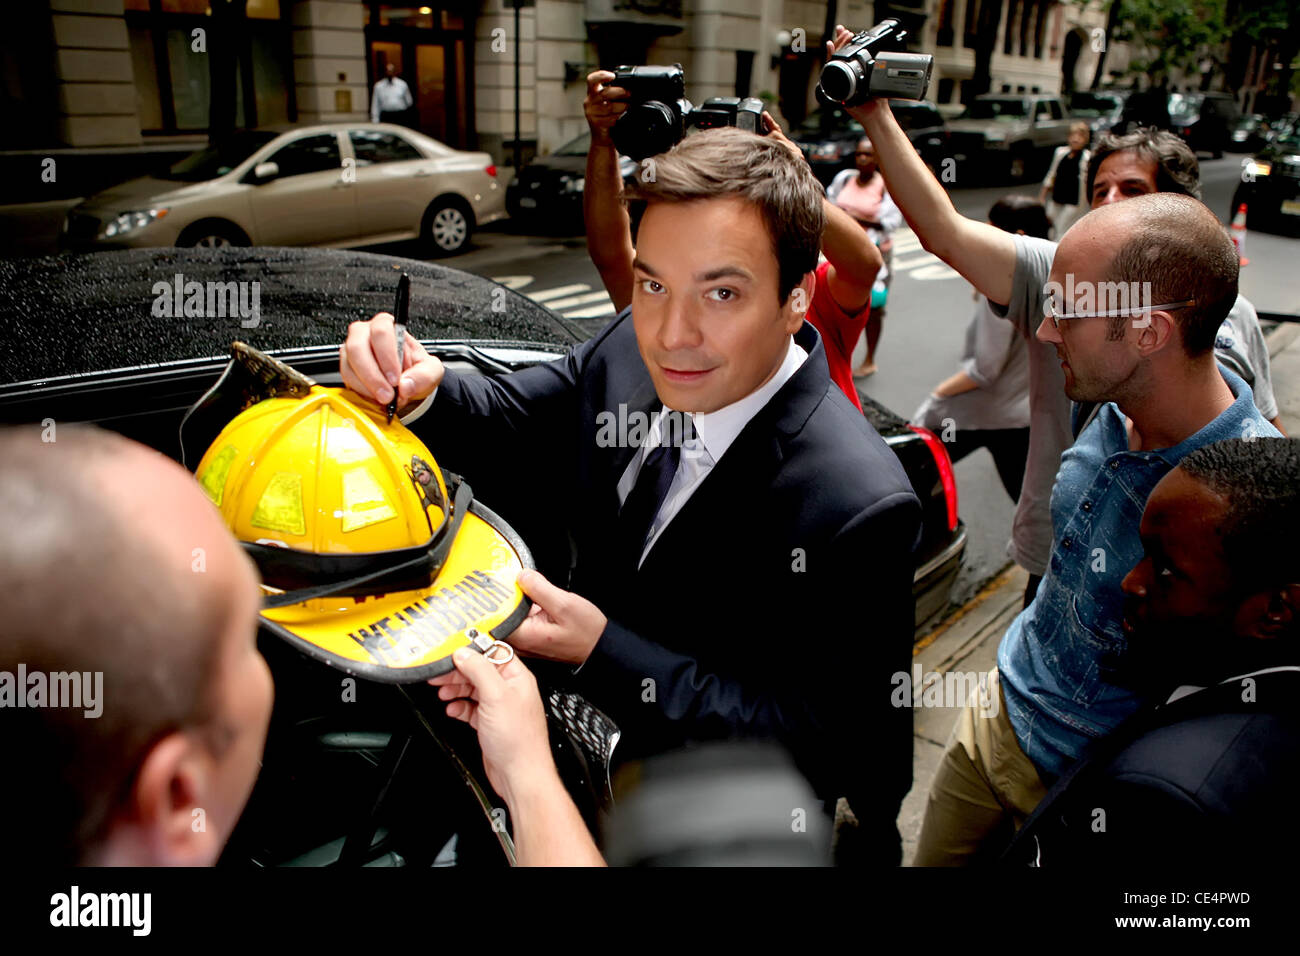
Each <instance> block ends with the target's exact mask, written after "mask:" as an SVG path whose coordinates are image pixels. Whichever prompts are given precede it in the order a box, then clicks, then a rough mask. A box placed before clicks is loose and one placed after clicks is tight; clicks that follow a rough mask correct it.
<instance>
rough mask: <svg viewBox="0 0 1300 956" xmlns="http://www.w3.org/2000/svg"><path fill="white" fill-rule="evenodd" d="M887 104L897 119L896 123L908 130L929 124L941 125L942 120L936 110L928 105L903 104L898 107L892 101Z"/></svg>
mask: <svg viewBox="0 0 1300 956" xmlns="http://www.w3.org/2000/svg"><path fill="white" fill-rule="evenodd" d="M889 105H890V109H891V110H892V111H893V113H894V117H895V118H896V119H897V120H898V125H899V126H901V127H902V128H903V129H905V130H907V131H909V132H910V131H912V130H914V129H928V128H930V127H931V126H942V125H943V120H942V119H940V117H939V114H938V112H937V111H936V110H932V109H930V108H929V107H928V106H904V107H901V108H900V107H899V106H898V105H897V104H894V103H890V104H889Z"/></svg>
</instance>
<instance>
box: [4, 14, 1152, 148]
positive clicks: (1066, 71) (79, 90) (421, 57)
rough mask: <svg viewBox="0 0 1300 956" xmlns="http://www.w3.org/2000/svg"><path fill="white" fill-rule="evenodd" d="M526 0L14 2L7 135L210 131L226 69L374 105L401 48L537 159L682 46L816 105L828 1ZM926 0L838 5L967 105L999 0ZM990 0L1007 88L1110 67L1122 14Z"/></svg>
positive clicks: (309, 94)
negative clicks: (219, 60) (926, 58)
mask: <svg viewBox="0 0 1300 956" xmlns="http://www.w3.org/2000/svg"><path fill="white" fill-rule="evenodd" d="M519 2H520V8H519V9H516V8H515V0H440V2H430V3H428V4H394V3H380V2H376V0H24V2H23V3H21V4H18V7H19V8H20V12H19V13H17V14H13V15H11V28H12V29H13V32H12V33H10V34H9V35H8V36H6V37H0V51H2V52H3V56H4V60H5V67H6V69H5V89H4V110H5V113H6V114H7V115H6V120H7V122H5V123H3V124H0V136H2V137H3V142H2V143H0V145H3V147H4V148H5V149H7V150H14V149H43V148H64V149H67V148H74V149H110V148H111V149H116V148H132V147H140V148H147V147H150V146H153V147H158V148H161V147H162V146H166V145H168V144H171V145H173V146H174V145H176V144H181V143H184V142H188V141H194V140H198V141H201V140H203V139H205V138H206V135H207V130H208V124H209V109H210V103H211V102H212V92H213V87H212V84H213V82H218V83H220V84H223V86H224V88H227V89H228V90H230V91H231V95H232V96H233V100H234V103H233V110H234V125H236V126H250V127H251V126H272V125H278V124H294V123H296V124H309V123H318V122H333V121H340V120H361V119H365V118H367V117H368V115H369V111H370V98H371V90H372V88H373V85H374V83H375V81H376V80H377V79H378V78H380V77H382V76H383V75H384V71H385V69H386V67H387V65H388V64H390V63H391V64H393V65H394V66H395V67H396V68H397V71H398V73H399V75H401V76H402V77H404V78H405V80H406V81H407V83H408V85H409V86H410V88H411V91H412V93H413V95H414V98H415V106H414V108H413V111H412V113H411V116H410V125H412V126H415V127H417V128H419V129H421V130H422V131H423V132H425V133H428V134H429V135H431V136H434V137H435V138H437V139H440V140H443V141H445V142H447V143H448V144H450V145H452V146H457V147H461V148H481V149H486V150H488V151H489V152H491V153H493V154H494V156H495V157H496V159H497V160H498V161H503V162H509V160H510V158H511V154H512V152H513V149H514V144H515V140H516V129H517V130H518V139H519V142H520V146H521V148H522V150H523V152H524V154H525V158H527V157H528V156H531V155H532V154H533V153H535V152H536V153H546V152H550V151H551V150H553V149H555V148H557V147H559V146H561V145H563V144H564V143H565V142H566V141H567V140H569V139H571V138H573V137H574V136H576V135H578V134H580V133H581V132H583V131H584V129H585V122H584V120H583V113H582V100H583V96H584V94H585V90H586V86H585V76H586V74H587V73H588V72H589V71H590V70H592V69H595V68H596V67H597V66H603V67H607V68H608V67H613V66H616V65H618V64H620V63H627V64H635V63H672V62H679V63H681V64H682V65H683V67H684V69H685V71H686V78H687V96H688V97H689V98H690V99H692V100H693V101H694V102H697V103H698V102H699V101H701V100H703V99H705V98H707V97H709V96H730V95H742V96H743V95H752V96H759V97H762V98H763V99H765V100H766V101H767V102H768V103H769V104H770V105H771V106H772V107H773V108H774V110H775V112H777V113H778V115H779V116H781V117H783V118H784V119H785V120H786V121H787V122H793V123H797V122H799V121H800V120H802V119H803V118H804V116H805V115H806V114H807V113H808V111H809V110H810V109H812V108H814V107H815V105H816V103H815V99H814V97H813V87H814V86H815V84H816V74H817V68H818V67H819V65H820V63H821V60H822V56H823V53H822V50H821V47H820V38H821V36H822V34H823V31H824V29H825V24H826V19H827V2H826V0H519ZM914 2H915V3H916V4H917V5H916V6H905V5H903V4H897V3H886V2H876V3H872V2H870V0H839V2H838V3H836V5H835V11H834V12H835V19H836V20H837V21H838V22H841V23H845V24H846V25H849V26H851V27H853V28H863V27H866V26H870V25H871V24H873V23H875V22H876V21H877V20H879V19H881V18H883V17H885V16H897V17H899V18H900V19H901V20H903V22H904V23H905V25H907V27H908V29H909V30H910V31H911V33H912V37H913V39H912V45H911V49H913V50H914V51H919V52H928V53H932V54H934V56H935V70H934V75H933V79H932V82H931V87H930V94H929V95H930V98H931V99H933V100H935V101H936V102H937V103H939V104H941V105H944V104H948V105H952V106H954V107H955V106H956V105H957V104H959V103H960V102H962V101H964V100H965V99H966V98H968V97H969V95H970V93H971V91H972V90H973V88H974V87H973V86H972V83H973V82H975V73H976V70H977V66H978V64H977V60H976V48H977V47H978V46H979V45H980V42H981V33H980V27H981V23H982V22H983V26H984V27H985V28H987V25H988V21H987V20H985V21H981V12H980V10H979V9H978V7H979V5H980V0H914ZM984 4H985V5H989V4H993V5H995V6H993V7H990V8H989V11H992V10H995V9H996V11H997V14H998V15H997V27H996V31H997V32H996V40H995V43H994V46H993V51H992V56H991V60H990V62H989V80H990V86H989V88H990V89H991V90H993V91H995V92H996V91H1000V90H1009V91H1015V90H1023V91H1029V92H1038V91H1041V92H1058V91H1061V90H1062V88H1063V87H1065V88H1068V87H1070V86H1071V84H1072V83H1073V84H1074V85H1077V86H1079V87H1084V88H1086V87H1087V86H1088V85H1089V84H1090V83H1091V79H1092V74H1093V71H1094V69H1095V65H1096V61H1097V56H1098V52H1097V45H1098V39H1099V38H1098V37H1097V35H1096V34H1095V32H1094V31H1098V30H1099V29H1100V28H1101V27H1102V26H1103V25H1104V13H1103V11H1102V10H1101V8H1100V6H1099V5H1098V4H1096V3H1094V4H1092V5H1089V6H1087V7H1081V6H1079V5H1077V4H1062V3H1057V2H1053V0H984ZM214 7H217V8H218V9H216V10H214V9H213V8H214ZM989 11H985V12H984V14H983V16H985V17H988V16H989ZM15 20H16V21H17V22H16V23H15V22H14V21H15ZM1100 39H1101V40H1102V42H1104V37H1101V38H1100ZM218 51H228V52H229V53H230V54H231V55H230V56H228V57H227V58H226V60H225V63H226V66H225V67H222V68H219V67H218V65H216V64H214V63H213V62H212V59H213V57H214V53H216V52H218ZM1109 57H1110V59H1108V61H1107V66H1108V67H1109V68H1114V69H1119V68H1122V67H1123V66H1124V65H1126V62H1127V57H1126V56H1124V55H1123V54H1122V52H1121V51H1116V50H1112V51H1110V53H1109ZM223 69H224V72H222V70H223ZM213 77H219V78H220V79H218V80H216V81H214V79H213Z"/></svg>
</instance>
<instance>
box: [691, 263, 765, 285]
mask: <svg viewBox="0 0 1300 956" xmlns="http://www.w3.org/2000/svg"><path fill="white" fill-rule="evenodd" d="M727 276H735V277H736V278H739V279H744V280H746V281H747V282H753V281H754V274H753V273H752V272H750V271H749V270H748V269H742V268H741V267H740V266H718V267H717V268H716V269H709V270H708V271H707V272H697V273H695V281H696V282H712V281H713V280H714V279H722V278H725V277H727Z"/></svg>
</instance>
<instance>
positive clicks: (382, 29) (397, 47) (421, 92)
mask: <svg viewBox="0 0 1300 956" xmlns="http://www.w3.org/2000/svg"><path fill="white" fill-rule="evenodd" d="M366 6H367V23H366V42H367V45H368V47H369V50H370V56H369V58H368V61H369V62H368V68H369V71H370V77H369V82H370V84H371V89H373V88H374V84H375V82H376V81H377V80H379V79H380V78H381V77H383V76H384V73H385V70H386V69H387V67H388V64H389V63H392V64H393V65H394V66H395V67H397V75H398V76H400V77H401V78H402V79H403V80H405V81H406V85H407V86H408V87H410V89H411V97H412V99H414V100H415V105H414V107H413V108H412V109H411V110H410V112H409V114H408V117H409V118H408V120H407V125H409V126H411V127H412V128H414V129H417V130H418V131H419V132H421V133H424V134H425V135H426V136H432V137H433V138H434V139H436V140H439V141H440V142H443V143H446V144H447V145H448V146H452V147H455V148H457V149H473V148H474V147H475V145H476V141H475V139H476V137H475V131H474V121H473V116H474V113H473V105H472V102H473V90H472V88H471V87H470V84H469V77H470V76H471V75H472V70H471V65H470V64H469V63H468V62H467V51H469V50H472V46H471V45H468V44H467V43H466V37H467V36H468V35H469V34H470V33H471V32H472V28H473V22H472V14H471V15H468V16H467V15H463V14H462V12H461V9H460V6H459V5H453V4H450V3H449V4H444V5H443V6H444V7H446V9H443V8H440V7H429V6H424V7H418V8H413V7H404V6H398V5H395V4H386V3H368V4H367V5H366Z"/></svg>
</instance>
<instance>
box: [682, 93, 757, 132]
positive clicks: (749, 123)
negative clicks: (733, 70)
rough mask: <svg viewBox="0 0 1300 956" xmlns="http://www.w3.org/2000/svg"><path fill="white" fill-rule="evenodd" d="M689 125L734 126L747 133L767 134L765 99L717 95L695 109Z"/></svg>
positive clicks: (713, 127)
mask: <svg viewBox="0 0 1300 956" xmlns="http://www.w3.org/2000/svg"><path fill="white" fill-rule="evenodd" d="M688 125H690V126H692V127H694V128H695V129H718V128H719V127H722V126H734V127H736V128H737V129H743V130H744V131H745V132H747V133H757V134H758V135H759V136H766V135H767V129H766V128H765V127H764V126H763V101H762V100H760V99H758V98H757V97H754V96H746V97H739V96H715V97H712V98H711V99H707V100H705V101H704V105H703V106H701V107H699V108H698V109H696V110H694V111H693V112H692V113H691V115H690V118H689V120H688Z"/></svg>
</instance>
